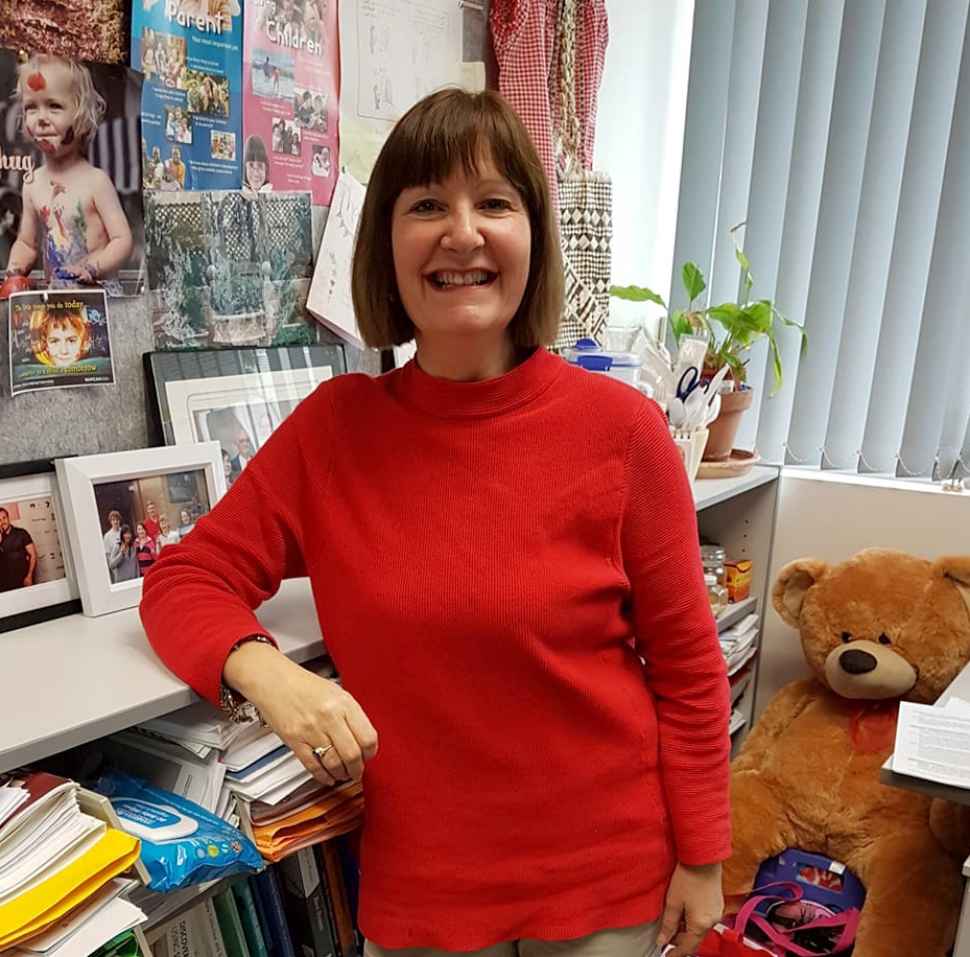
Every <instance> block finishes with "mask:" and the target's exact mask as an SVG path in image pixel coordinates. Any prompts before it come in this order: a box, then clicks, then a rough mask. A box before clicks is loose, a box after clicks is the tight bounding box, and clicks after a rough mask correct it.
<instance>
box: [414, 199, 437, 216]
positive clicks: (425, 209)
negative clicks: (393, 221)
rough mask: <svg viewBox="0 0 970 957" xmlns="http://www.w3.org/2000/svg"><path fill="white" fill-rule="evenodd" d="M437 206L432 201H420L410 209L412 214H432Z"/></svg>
mask: <svg viewBox="0 0 970 957" xmlns="http://www.w3.org/2000/svg"><path fill="white" fill-rule="evenodd" d="M437 208H438V204H437V203H436V202H435V201H434V200H433V199H422V200H421V201H420V202H418V203H415V204H414V205H413V206H412V207H411V212H412V213H433V212H434V211H435V210H436V209H437Z"/></svg>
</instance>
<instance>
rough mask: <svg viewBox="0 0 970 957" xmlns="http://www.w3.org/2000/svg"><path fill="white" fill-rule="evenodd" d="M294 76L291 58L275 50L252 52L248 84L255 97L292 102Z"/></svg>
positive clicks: (294, 88)
mask: <svg viewBox="0 0 970 957" xmlns="http://www.w3.org/2000/svg"><path fill="white" fill-rule="evenodd" d="M295 76H296V72H295V67H294V61H293V56H292V55H291V54H288V53H280V52H279V51H277V50H273V51H268V50H254V51H253V60H252V65H251V66H250V70H249V77H250V83H251V85H252V90H253V93H254V94H255V95H256V96H271V97H279V98H280V99H283V100H292V99H293V96H294V95H295V91H296V87H295V86H294V77H295Z"/></svg>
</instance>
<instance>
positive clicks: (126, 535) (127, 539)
mask: <svg viewBox="0 0 970 957" xmlns="http://www.w3.org/2000/svg"><path fill="white" fill-rule="evenodd" d="M121 544H122V545H130V544H131V529H130V528H129V529H126V530H125V531H123V532H122V533H121Z"/></svg>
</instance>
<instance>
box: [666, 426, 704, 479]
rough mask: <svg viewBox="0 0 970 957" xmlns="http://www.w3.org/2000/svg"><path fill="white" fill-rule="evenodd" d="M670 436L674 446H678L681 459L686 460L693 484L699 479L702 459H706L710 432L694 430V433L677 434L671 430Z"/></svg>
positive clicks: (686, 466)
mask: <svg viewBox="0 0 970 957" xmlns="http://www.w3.org/2000/svg"><path fill="white" fill-rule="evenodd" d="M670 434H671V435H672V436H673V439H674V445H676V446H677V448H678V450H679V451H680V455H681V458H682V459H683V460H684V468H685V469H686V470H687V477H688V478H689V479H690V480H691V482H693V481H694V479H695V478H696V477H697V470H698V469H699V468H700V467H701V459H702V458H703V457H704V447H705V446H706V445H707V435H708V431H707V429H694V431H693V432H677V431H675V430H674V429H671V430H670Z"/></svg>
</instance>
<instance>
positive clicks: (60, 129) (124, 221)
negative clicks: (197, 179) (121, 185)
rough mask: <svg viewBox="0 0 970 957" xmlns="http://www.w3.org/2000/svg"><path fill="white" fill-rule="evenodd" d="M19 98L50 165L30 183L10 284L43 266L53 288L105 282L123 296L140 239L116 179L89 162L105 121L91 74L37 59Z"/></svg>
mask: <svg viewBox="0 0 970 957" xmlns="http://www.w3.org/2000/svg"><path fill="white" fill-rule="evenodd" d="M14 100H15V102H16V104H17V106H18V107H19V110H20V121H21V129H22V131H23V134H24V135H25V136H26V138H27V140H28V142H29V144H30V145H31V146H32V147H33V148H35V149H37V150H38V151H39V152H40V154H41V156H42V158H43V159H42V162H41V164H40V165H39V166H38V167H37V168H35V169H33V170H32V171H31V173H30V174H29V175H24V177H23V185H22V202H23V207H22V211H21V216H20V225H19V230H18V233H17V239H16V241H15V242H14V244H13V247H12V248H11V250H10V255H9V259H8V261H7V264H6V274H7V277H8V280H9V279H10V278H11V277H26V276H28V275H29V274H30V272H31V270H32V269H34V267H35V265H42V266H43V269H44V276H45V281H46V285H47V286H49V287H50V288H58V287H60V288H64V287H73V286H77V285H79V284H80V285H97V284H101V285H103V286H104V287H105V288H106V289H107V290H108V292H109V293H110V294H112V295H120V294H121V289H120V286H119V284H118V283H117V279H116V276H117V273H118V271H119V269H120V268H121V267H122V266H124V265H125V264H126V263H127V262H128V260H129V257H130V256H131V253H132V248H133V238H132V231H131V227H130V226H129V222H128V218H127V216H126V214H125V211H124V209H123V208H122V205H121V202H120V200H119V197H118V192H117V190H116V189H115V185H114V183H113V182H112V179H111V177H110V176H108V174H107V173H106V172H105V171H104V170H102V169H99V168H98V167H95V166H92V165H91V163H90V162H89V161H88V146H89V144H90V142H91V140H92V138H93V137H94V135H95V133H96V132H97V130H98V128H99V125H100V124H101V121H102V119H103V117H104V115H105V100H104V98H103V97H102V95H101V94H100V93H99V92H98V90H97V89H96V88H95V86H94V82H93V80H92V77H91V72H90V71H89V69H88V68H87V67H86V66H84V65H83V64H81V63H77V62H75V61H73V60H65V59H63V58H61V57H55V56H48V55H46V54H34V55H33V56H31V57H30V58H29V59H28V60H27V61H26V62H24V63H21V64H20V65H19V67H18V68H17V79H16V89H15V92H14ZM0 295H2V293H0Z"/></svg>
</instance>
